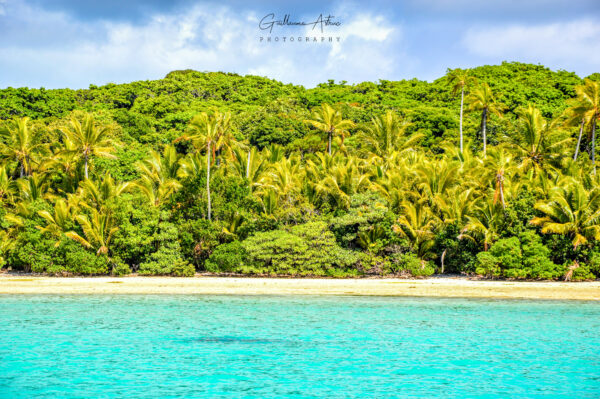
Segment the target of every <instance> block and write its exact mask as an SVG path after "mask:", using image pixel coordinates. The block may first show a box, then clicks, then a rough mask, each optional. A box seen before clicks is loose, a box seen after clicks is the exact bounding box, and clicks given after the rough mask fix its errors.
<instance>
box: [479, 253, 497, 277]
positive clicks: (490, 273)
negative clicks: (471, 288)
mask: <svg viewBox="0 0 600 399" xmlns="http://www.w3.org/2000/svg"><path fill="white" fill-rule="evenodd" d="M475 273H477V274H480V275H482V276H486V277H497V276H499V275H500V259H498V258H497V257H495V256H494V255H492V254H491V253H490V252H480V253H478V254H477V261H476V266H475Z"/></svg>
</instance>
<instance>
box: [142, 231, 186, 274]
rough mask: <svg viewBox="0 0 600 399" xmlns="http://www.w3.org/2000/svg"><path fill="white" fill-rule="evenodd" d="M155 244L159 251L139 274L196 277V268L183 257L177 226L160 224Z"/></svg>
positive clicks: (143, 265)
mask: <svg viewBox="0 0 600 399" xmlns="http://www.w3.org/2000/svg"><path fill="white" fill-rule="evenodd" d="M154 243H155V245H157V246H158V250H157V251H156V252H153V253H152V254H150V256H149V257H148V259H147V260H146V261H145V262H143V263H142V264H140V268H139V270H138V273H139V274H141V275H173V276H178V277H181V276H193V275H194V272H195V270H194V266H192V265H191V264H190V263H189V262H187V261H186V260H184V259H183V257H182V256H181V251H180V248H179V242H178V241H177V228H176V227H175V225H173V224H171V223H168V222H162V223H160V224H159V228H158V232H157V233H155V235H154Z"/></svg>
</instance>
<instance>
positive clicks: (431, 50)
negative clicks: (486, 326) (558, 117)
mask: <svg viewBox="0 0 600 399" xmlns="http://www.w3.org/2000/svg"><path fill="white" fill-rule="evenodd" d="M268 13H274V14H275V18H276V19H283V17H284V15H285V14H290V19H291V20H293V21H307V22H308V21H314V20H315V19H316V18H317V17H318V16H319V14H323V15H324V16H325V15H327V14H329V15H332V16H334V17H335V18H334V20H335V21H339V22H341V25H339V26H329V27H325V28H324V33H323V34H321V33H320V32H318V33H317V34H316V36H318V37H319V40H320V37H321V36H324V37H329V36H331V37H334V38H337V37H340V41H339V42H335V39H334V42H333V43H329V42H327V41H325V42H324V43H313V42H309V43H306V42H298V41H297V40H296V41H295V42H293V43H292V42H289V40H286V42H285V43H284V42H282V38H283V37H286V38H288V39H289V37H290V36H291V37H298V36H301V37H306V36H311V37H313V36H315V33H314V31H312V30H311V28H310V27H297V26H296V27H291V26H285V27H275V28H274V30H273V32H272V34H271V35H270V36H271V38H272V40H274V39H275V37H278V38H279V41H278V42H274V41H271V42H267V41H266V40H267V37H268V36H269V34H268V33H267V32H266V31H261V30H260V29H259V27H258V24H259V21H260V19H262V18H263V17H264V16H265V15H266V14H268ZM261 37H263V41H262V42H261V41H260V38H261ZM504 60H507V61H522V62H530V63H535V64H538V63H539V64H543V65H546V66H548V67H550V68H552V69H565V70H568V71H574V72H576V73H577V74H579V75H580V76H587V75H589V74H591V73H594V72H600V1H598V0H570V1H563V0H518V1H517V0H484V1H482V0H453V1H450V0H404V1H384V0H375V1H369V2H366V1H362V2H361V1H343V0H342V1H333V2H324V1H313V0H306V1H302V2H299V1H296V2H294V1H288V2H283V1H260V2H254V3H253V4H251V3H250V2H248V1H243V0H234V1H227V0H222V1H191V0H171V1H160V0H105V1H103V2H98V1H94V2H92V1H89V2H86V1H83V0H0V88H4V87H7V86H12V87H20V86H29V87H42V86H43V87H46V88H60V87H71V88H84V87H88V86H89V84H96V85H100V84H105V83H109V82H115V83H122V82H129V81H134V80H145V79H159V78H162V77H164V75H166V74H167V73H168V72H169V71H172V70H175V69H196V70H200V71H226V72H236V73H240V74H254V75H261V76H267V77H270V78H274V79H278V80H281V81H283V82H285V83H295V84H302V85H304V86H306V87H312V86H314V85H316V84H317V83H320V82H325V81H327V79H334V80H336V81H341V80H345V81H348V82H350V83H357V82H361V81H377V80H379V79H387V80H398V79H410V78H415V77H416V78H419V79H425V80H433V79H436V78H438V77H440V76H442V75H443V74H444V73H445V71H446V69H447V68H456V67H462V68H465V67H472V66H478V65H483V64H498V63H500V62H502V61H504Z"/></svg>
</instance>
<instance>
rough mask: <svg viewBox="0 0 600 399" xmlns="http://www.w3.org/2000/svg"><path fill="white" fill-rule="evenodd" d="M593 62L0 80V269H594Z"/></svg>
mask: <svg viewBox="0 0 600 399" xmlns="http://www.w3.org/2000/svg"><path fill="white" fill-rule="evenodd" d="M599 120H600V74H598V73H595V74H593V75H590V76H588V77H579V76H577V75H576V74H574V73H571V72H567V71H562V70H559V71H552V70H550V69H548V68H546V67H544V66H541V65H532V64H523V63H516V62H505V63H502V64H501V65H494V66H481V67H477V68H472V69H448V70H447V73H446V75H445V76H441V77H439V78H438V79H436V80H434V81H432V82H427V81H421V80H416V79H413V80H403V81H386V80H380V81H378V82H363V83H359V84H349V83H347V82H344V81H341V82H334V81H333V80H330V81H328V82H325V83H321V84H319V85H318V86H317V87H314V88H304V87H302V86H297V85H292V84H283V83H280V82H278V81H275V80H271V79H269V78H265V77H258V76H240V75H236V74H232V73H220V72H197V71H192V70H183V71H174V72H171V73H169V74H168V75H167V76H165V77H164V78H163V79H160V80H153V81H137V82H132V83H126V84H107V85H104V86H95V85H90V86H89V88H88V89H78V90H73V89H52V90H50V89H44V88H39V89H37V88H10V87H9V88H6V89H2V90H0V203H1V206H0V267H1V268H2V269H3V270H4V271H11V272H16V273H19V272H23V273H41V274H48V275H65V276H71V275H128V274H132V273H136V274H138V275H171V276H192V275H194V274H195V273H206V274H214V275H249V276H250V275H256V276H296V277H301V276H307V277H311V276H313V277H314V276H323V277H338V278H341V277H362V276H365V277H369V276H371V277H376V276H406V277H423V276H429V275H432V274H462V275H469V276H479V277H481V278H502V279H532V280H568V281H581V280H591V279H596V278H598V277H600V244H599V243H598V239H600V171H598V170H597V161H596V157H597V148H596V133H597V132H596V130H597V124H598V121H599Z"/></svg>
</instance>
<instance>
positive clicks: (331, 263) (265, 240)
mask: <svg viewBox="0 0 600 399" xmlns="http://www.w3.org/2000/svg"><path fill="white" fill-rule="evenodd" d="M242 245H243V247H244V249H245V250H246V251H247V253H248V259H249V262H250V264H251V265H252V266H254V267H255V268H257V270H260V271H262V272H266V273H275V274H288V275H302V276H307V275H315V276H326V275H328V276H334V275H339V271H340V270H347V269H350V268H351V267H352V266H353V265H354V264H355V263H356V261H357V260H358V258H357V256H353V253H352V252H350V251H347V250H343V249H342V248H340V247H339V246H338V245H337V243H336V241H335V237H334V235H333V233H331V232H330V231H329V230H328V229H327V224H326V223H324V222H313V223H306V224H303V225H298V226H294V227H292V228H290V229H289V230H274V231H269V232H261V233H257V234H255V235H253V236H251V237H249V238H247V239H246V240H245V241H243V243H242Z"/></svg>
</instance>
